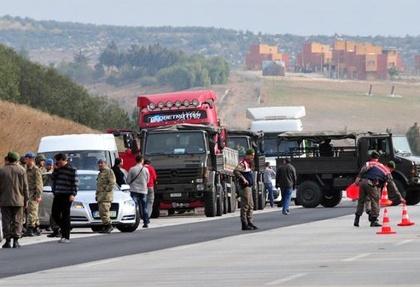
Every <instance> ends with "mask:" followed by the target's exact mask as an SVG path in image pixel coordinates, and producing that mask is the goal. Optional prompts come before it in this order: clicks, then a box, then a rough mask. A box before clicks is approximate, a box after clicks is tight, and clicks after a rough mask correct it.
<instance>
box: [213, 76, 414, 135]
mask: <svg viewBox="0 0 420 287" xmlns="http://www.w3.org/2000/svg"><path fill="white" fill-rule="evenodd" d="M370 84H372V86H373V89H372V96H368V95H367V93H368V91H369V85H370ZM392 86H395V95H394V97H391V96H390V94H391V89H392ZM225 87H226V88H227V89H229V91H230V92H229V94H228V96H227V97H226V98H225V100H224V101H223V103H220V105H219V110H220V111H221V113H222V118H223V122H224V123H231V125H232V124H233V125H234V126H233V127H236V128H247V127H249V121H248V120H247V119H246V116H245V111H246V108H249V107H256V106H281V105H283V106H290V105H303V106H305V107H306V114H307V115H306V117H305V118H304V119H303V126H304V130H306V131H319V130H336V131H337V130H344V129H346V128H347V129H348V130H361V131H369V130H370V131H385V130H386V129H387V128H390V129H391V130H392V131H393V132H394V133H399V134H401V133H405V132H406V131H407V129H408V127H409V126H411V125H412V124H413V123H414V122H416V121H417V122H420V114H419V113H418V111H419V110H420V94H419V91H420V84H418V83H417V84H415V83H404V82H398V83H392V82H360V81H337V80H329V79H323V78H313V77H312V78H309V77H307V76H302V75H301V76H298V75H293V76H287V77H284V78H275V77H268V78H267V77H264V78H263V77H261V76H260V74H259V73H254V72H236V73H233V74H232V76H231V82H230V83H229V84H228V85H227V86H225ZM259 97H260V99H261V103H259V100H258V99H259Z"/></svg>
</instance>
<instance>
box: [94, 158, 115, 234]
mask: <svg viewBox="0 0 420 287" xmlns="http://www.w3.org/2000/svg"><path fill="white" fill-rule="evenodd" d="M98 168H99V174H98V179H97V183H96V201H97V202H98V207H99V215H100V217H101V220H102V224H103V225H104V229H103V230H102V231H101V232H102V233H111V231H112V230H113V227H112V224H111V217H110V209H111V203H112V200H113V190H114V186H115V184H116V179H115V175H114V172H113V171H112V170H111V169H110V168H109V167H108V166H107V164H106V162H105V160H103V159H100V160H99V161H98Z"/></svg>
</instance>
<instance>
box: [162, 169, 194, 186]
mask: <svg viewBox="0 0 420 287" xmlns="http://www.w3.org/2000/svg"><path fill="white" fill-rule="evenodd" d="M156 172H157V174H158V184H177V183H178V184H180V183H181V184H185V183H191V182H192V181H193V180H195V179H197V178H201V168H200V167H194V168H180V169H159V170H157V171H156Z"/></svg>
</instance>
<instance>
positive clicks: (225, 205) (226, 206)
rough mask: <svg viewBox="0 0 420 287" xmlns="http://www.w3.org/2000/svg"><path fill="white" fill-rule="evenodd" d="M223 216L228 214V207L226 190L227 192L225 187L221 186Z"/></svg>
mask: <svg viewBox="0 0 420 287" xmlns="http://www.w3.org/2000/svg"><path fill="white" fill-rule="evenodd" d="M222 192H223V214H226V213H228V206H229V203H228V201H229V196H228V190H227V185H226V184H223V190H222Z"/></svg>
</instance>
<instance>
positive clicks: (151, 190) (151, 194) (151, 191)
mask: <svg viewBox="0 0 420 287" xmlns="http://www.w3.org/2000/svg"><path fill="white" fill-rule="evenodd" d="M144 167H145V168H147V170H148V171H149V175H150V177H149V182H148V183H147V216H148V217H149V219H150V216H151V215H152V211H153V203H154V201H155V185H156V181H157V173H156V170H155V168H154V167H153V166H152V163H151V161H150V160H147V159H146V160H145V161H144Z"/></svg>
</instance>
